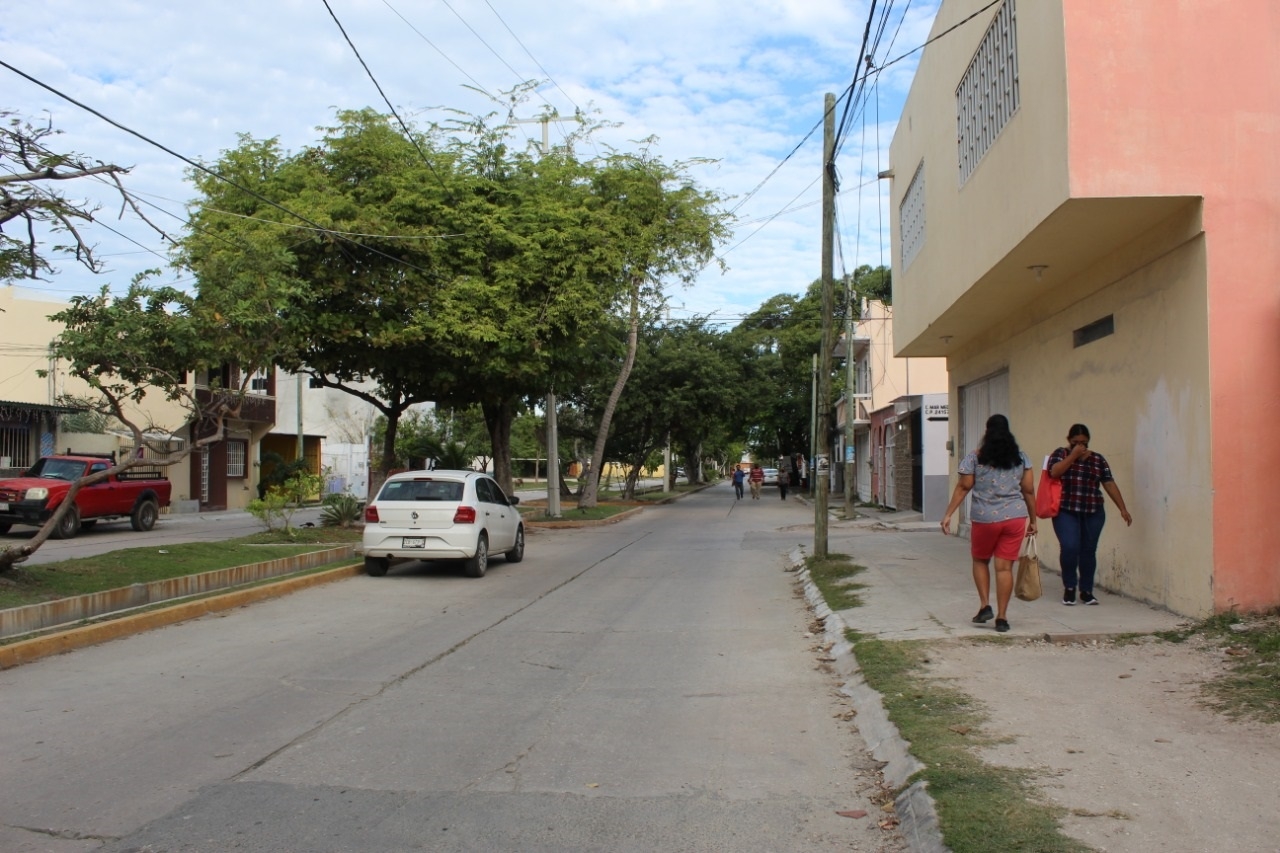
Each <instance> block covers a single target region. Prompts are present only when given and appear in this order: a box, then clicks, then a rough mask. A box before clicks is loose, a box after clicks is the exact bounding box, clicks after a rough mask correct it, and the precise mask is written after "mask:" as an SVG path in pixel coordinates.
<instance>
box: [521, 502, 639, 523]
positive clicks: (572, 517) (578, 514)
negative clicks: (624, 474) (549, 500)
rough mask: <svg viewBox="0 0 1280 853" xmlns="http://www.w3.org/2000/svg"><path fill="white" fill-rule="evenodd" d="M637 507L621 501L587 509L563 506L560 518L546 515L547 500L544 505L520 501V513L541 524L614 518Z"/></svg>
mask: <svg viewBox="0 0 1280 853" xmlns="http://www.w3.org/2000/svg"><path fill="white" fill-rule="evenodd" d="M632 509H635V505H634V504H621V503H601V504H597V505H595V506H593V507H588V508H586V509H579V508H578V507H576V506H562V507H561V508H560V517H559V518H548V517H547V515H546V512H547V508H546V505H545V502H543V504H542V505H539V504H538V503H534V502H532V501H531V502H529V503H525V502H524V501H521V502H520V514H521V516H523V517H524V518H525V519H527V520H529V521H536V522H538V523H539V524H552V525H554V524H558V523H559V524H566V523H572V522H575V521H603V520H605V519H606V518H612V517H613V516H615V515H618V514H619V513H623V512H626V511H628V510H632Z"/></svg>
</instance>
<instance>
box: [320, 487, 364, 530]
mask: <svg viewBox="0 0 1280 853" xmlns="http://www.w3.org/2000/svg"><path fill="white" fill-rule="evenodd" d="M363 516H364V508H363V507H362V506H361V501H360V499H359V498H357V497H355V496H354V495H348V494H335V495H326V496H325V499H324V509H322V510H320V524H321V525H322V526H324V527H350V526H351V525H353V524H355V523H356V522H358V521H359V520H360V519H361V518H362V517H363Z"/></svg>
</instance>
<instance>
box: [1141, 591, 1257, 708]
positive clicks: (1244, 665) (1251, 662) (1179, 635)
mask: <svg viewBox="0 0 1280 853" xmlns="http://www.w3.org/2000/svg"><path fill="white" fill-rule="evenodd" d="M1156 636H1157V637H1160V638H1161V639H1162V640H1166V641H1168V642H1174V643H1182V642H1186V641H1188V640H1191V639H1192V638H1196V639H1198V640H1200V641H1202V642H1207V643H1209V644H1210V645H1212V646H1214V647H1217V648H1219V649H1220V650H1221V651H1222V653H1223V654H1224V655H1226V656H1227V660H1228V661H1229V662H1230V671H1229V673H1228V674H1226V675H1224V676H1222V677H1220V678H1216V679H1214V680H1212V681H1209V682H1207V683H1205V684H1204V685H1202V686H1201V688H1200V690H1201V696H1202V697H1203V700H1204V702H1205V704H1206V705H1208V706H1209V707H1210V708H1212V709H1214V710H1215V711H1218V712H1219V713H1222V714H1224V715H1226V716H1227V717H1230V718H1231V719H1235V720H1240V719H1248V720H1256V721H1258V722H1263V723H1277V722H1280V611H1273V612H1271V613H1265V614H1259V615H1253V616H1242V615H1240V614H1239V613H1236V612H1234V611H1231V612H1228V613H1219V614H1217V615H1216V616H1210V617H1209V618H1208V619H1205V620H1203V621H1201V622H1196V623H1195V624H1193V625H1190V626H1188V627H1186V628H1181V629H1178V630H1175V631H1162V632H1160V633H1158V634H1156Z"/></svg>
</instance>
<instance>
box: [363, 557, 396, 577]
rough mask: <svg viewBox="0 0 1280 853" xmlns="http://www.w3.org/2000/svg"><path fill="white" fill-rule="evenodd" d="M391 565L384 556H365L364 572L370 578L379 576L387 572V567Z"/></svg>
mask: <svg viewBox="0 0 1280 853" xmlns="http://www.w3.org/2000/svg"><path fill="white" fill-rule="evenodd" d="M390 567H391V563H390V561H388V560H387V558H386V557H365V558H364V573H365V574H366V575H368V576H369V577H372V578H380V577H382V576H383V575H385V574H386V573H387V569H388V568H390Z"/></svg>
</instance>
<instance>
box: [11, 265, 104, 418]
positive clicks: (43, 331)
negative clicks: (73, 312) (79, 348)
mask: <svg viewBox="0 0 1280 853" xmlns="http://www.w3.org/2000/svg"><path fill="white" fill-rule="evenodd" d="M66 307H67V306H66V304H65V303H63V302H59V301H56V300H51V299H49V298H48V297H47V296H45V295H44V294H43V293H41V292H40V291H38V290H35V289H34V288H28V287H19V286H17V285H0V312H3V313H0V328H3V329H4V333H3V335H0V400H9V401H12V402H15V403H38V404H40V405H46V406H47V405H53V404H55V403H56V402H57V396H58V395H59V394H62V393H66V392H67V391H68V390H69V391H70V393H81V394H83V393H87V391H88V386H86V385H84V384H83V383H76V382H74V381H72V382H71V383H70V384H68V383H67V381H66V380H65V379H61V380H59V381H58V384H57V387H56V389H55V388H54V387H53V385H52V384H51V381H50V380H49V379H47V378H41V377H40V376H38V375H36V371H39V370H48V369H49V367H50V360H49V344H50V342H52V341H53V339H54V338H55V337H56V336H57V334H58V333H59V332H60V331H61V327H60V326H59V325H58V324H56V323H54V322H53V321H52V320H50V319H49V315H50V314H56V313H57V312H59V311H61V310H62V309H64V308H66Z"/></svg>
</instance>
